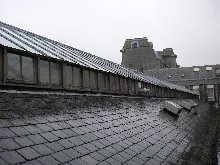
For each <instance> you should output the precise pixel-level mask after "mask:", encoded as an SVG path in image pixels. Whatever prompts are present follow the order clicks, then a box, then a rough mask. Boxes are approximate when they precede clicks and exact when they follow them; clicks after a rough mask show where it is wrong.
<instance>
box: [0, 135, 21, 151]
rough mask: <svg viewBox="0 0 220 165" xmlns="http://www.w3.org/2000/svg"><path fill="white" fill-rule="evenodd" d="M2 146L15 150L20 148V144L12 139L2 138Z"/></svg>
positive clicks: (0, 141) (0, 140) (0, 143)
mask: <svg viewBox="0 0 220 165" xmlns="http://www.w3.org/2000/svg"><path fill="white" fill-rule="evenodd" d="M0 146H1V148H2V149H4V150H15V149H18V148H20V146H19V145H18V144H17V143H16V142H15V141H14V140H13V139H12V138H8V139H0Z"/></svg>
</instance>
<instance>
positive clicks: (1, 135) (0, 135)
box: [0, 128, 16, 138]
mask: <svg viewBox="0 0 220 165" xmlns="http://www.w3.org/2000/svg"><path fill="white" fill-rule="evenodd" d="M0 132H1V133H0V138H9V137H14V136H16V135H15V133H14V132H12V131H11V130H10V129H9V128H0Z"/></svg>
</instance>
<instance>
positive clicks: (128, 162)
mask: <svg viewBox="0 0 220 165" xmlns="http://www.w3.org/2000/svg"><path fill="white" fill-rule="evenodd" d="M126 165H141V164H140V163H137V162H135V161H134V160H132V159H131V160H129V161H127V162H126Z"/></svg>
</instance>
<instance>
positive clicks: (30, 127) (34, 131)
mask: <svg viewBox="0 0 220 165" xmlns="http://www.w3.org/2000/svg"><path fill="white" fill-rule="evenodd" d="M23 128H24V129H26V130H27V131H28V132H30V133H31V134H37V133H41V132H42V131H41V130H40V129H39V128H38V127H36V126H35V125H28V126H23Z"/></svg>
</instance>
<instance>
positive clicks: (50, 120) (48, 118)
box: [45, 116, 58, 122]
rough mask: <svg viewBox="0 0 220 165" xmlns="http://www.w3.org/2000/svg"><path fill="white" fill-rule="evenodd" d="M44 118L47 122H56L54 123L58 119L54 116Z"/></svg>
mask: <svg viewBox="0 0 220 165" xmlns="http://www.w3.org/2000/svg"><path fill="white" fill-rule="evenodd" d="M45 118H46V119H47V120H48V121H49V122H56V121H58V119H57V118H55V117H54V116H46V117H45Z"/></svg>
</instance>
